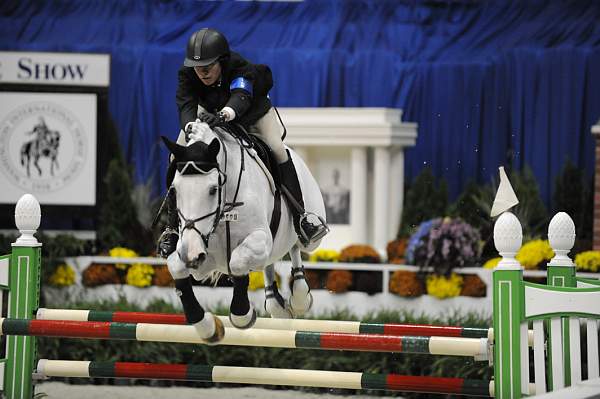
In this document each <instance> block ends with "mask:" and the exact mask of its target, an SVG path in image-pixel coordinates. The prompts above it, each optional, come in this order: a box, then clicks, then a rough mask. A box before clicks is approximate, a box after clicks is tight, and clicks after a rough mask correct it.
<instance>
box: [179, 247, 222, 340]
mask: <svg viewBox="0 0 600 399" xmlns="http://www.w3.org/2000/svg"><path fill="white" fill-rule="evenodd" d="M167 265H168V267H169V272H170V273H171V276H173V278H174V279H175V289H176V292H177V295H178V296H179V299H180V300H181V304H182V305H183V311H184V313H185V319H186V321H187V323H188V324H193V325H194V327H195V328H196V330H197V331H198V335H199V336H200V338H202V339H203V340H204V341H206V343H207V344H212V343H217V342H218V341H220V340H221V339H223V336H224V335H225V328H224V327H223V322H221V320H219V318H218V317H216V316H215V315H213V314H212V313H210V312H205V311H204V309H203V308H202V306H200V304H199V303H198V300H197V299H196V296H195V295H194V290H193V288H192V281H191V277H190V276H189V274H188V273H187V271H186V270H185V264H184V263H183V262H181V260H180V259H179V256H178V255H177V253H176V252H173V253H172V254H171V256H169V258H168V259H167Z"/></svg>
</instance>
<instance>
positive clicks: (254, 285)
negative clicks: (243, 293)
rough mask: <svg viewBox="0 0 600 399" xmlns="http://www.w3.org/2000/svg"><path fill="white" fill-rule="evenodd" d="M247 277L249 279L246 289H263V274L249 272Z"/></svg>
mask: <svg viewBox="0 0 600 399" xmlns="http://www.w3.org/2000/svg"><path fill="white" fill-rule="evenodd" d="M248 275H249V277H250V282H249V283H248V289H249V290H250V291H256V290H257V289H259V288H264V287H265V278H264V276H263V272H258V271H256V272H250V273H249V274H248Z"/></svg>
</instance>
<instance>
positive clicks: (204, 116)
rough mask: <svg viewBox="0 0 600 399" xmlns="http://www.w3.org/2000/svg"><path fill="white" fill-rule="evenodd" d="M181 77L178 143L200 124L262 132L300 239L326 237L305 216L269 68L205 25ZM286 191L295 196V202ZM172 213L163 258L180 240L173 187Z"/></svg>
mask: <svg viewBox="0 0 600 399" xmlns="http://www.w3.org/2000/svg"><path fill="white" fill-rule="evenodd" d="M178 78H179V84H178V87H177V96H176V100H177V107H178V109H179V121H180V124H181V129H182V130H181V132H180V134H179V138H178V139H177V142H178V143H179V144H184V143H185V138H186V136H187V134H189V133H190V132H194V131H195V129H197V128H198V126H197V124H199V123H201V122H204V123H207V124H208V125H209V126H210V127H211V128H213V127H215V126H216V125H218V124H220V123H223V122H230V121H235V122H236V123H238V124H239V125H241V126H243V127H244V128H245V129H246V130H247V131H248V132H250V133H253V134H257V135H259V136H260V138H261V139H262V140H263V141H264V142H265V143H266V144H267V145H268V146H269V147H270V148H271V151H272V152H273V154H274V156H275V159H276V160H277V163H278V164H279V170H280V173H281V181H282V184H283V186H285V188H286V189H287V190H283V192H284V194H286V198H288V204H289V205H290V206H289V209H290V210H291V212H292V215H293V220H294V228H295V230H296V233H297V234H298V238H299V239H300V241H301V242H302V243H303V245H308V244H309V243H310V242H313V241H315V240H318V239H320V238H321V237H323V236H324V235H325V234H326V233H327V232H328V229H327V226H325V225H324V224H322V223H318V224H313V223H311V222H310V221H309V220H307V218H306V212H305V210H304V201H303V198H302V191H301V188H300V183H299V181H298V175H297V174H296V169H295V168H294V164H293V163H292V159H291V157H290V155H289V152H288V151H287V150H286V148H285V146H284V145H283V142H282V139H281V135H282V132H283V127H282V126H281V124H280V123H279V121H278V118H277V115H276V113H275V110H274V109H273V106H272V105H271V101H270V100H269V98H268V96H267V95H268V93H269V90H270V89H271V87H272V86H273V78H272V75H271V70H270V68H269V67H268V66H266V65H257V64H252V63H250V62H249V61H247V60H246V59H244V58H243V57H242V56H241V55H239V54H238V53H236V52H233V51H230V50H229V44H228V42H227V39H226V38H225V36H223V35H222V34H221V33H220V32H218V31H216V30H214V29H207V28H204V29H201V30H199V31H197V32H195V33H194V34H192V36H191V37H190V39H189V41H188V44H187V50H186V58H185V60H184V62H183V66H182V67H181V68H180V69H179V73H178ZM169 170H170V173H167V188H168V187H170V185H171V182H172V180H173V176H174V168H173V165H170V166H169ZM286 191H287V192H286ZM287 195H291V196H292V197H293V198H292V199H291V200H290V198H289V197H287ZM167 214H168V221H167V228H166V230H165V231H164V232H163V234H162V235H161V237H160V238H159V244H158V248H159V253H160V255H161V256H163V257H167V256H168V255H170V254H171V253H172V252H173V251H174V250H175V247H176V244H177V239H178V232H177V227H178V223H179V217H178V215H177V206H176V197H175V193H174V190H170V192H169V195H168V198H167Z"/></svg>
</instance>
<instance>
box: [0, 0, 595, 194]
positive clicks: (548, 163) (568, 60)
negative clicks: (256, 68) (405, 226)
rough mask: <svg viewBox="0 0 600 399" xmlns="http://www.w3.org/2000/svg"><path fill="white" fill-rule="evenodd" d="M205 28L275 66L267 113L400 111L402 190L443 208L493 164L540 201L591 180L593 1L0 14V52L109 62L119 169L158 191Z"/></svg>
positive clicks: (120, 3) (31, 5)
mask: <svg viewBox="0 0 600 399" xmlns="http://www.w3.org/2000/svg"><path fill="white" fill-rule="evenodd" d="M205 26H211V27H215V28H217V29H219V30H221V31H223V32H224V33H225V34H226V35H227V37H228V38H229V40H230V42H231V45H232V47H233V48H234V49H235V50H237V51H238V52H240V53H242V54H243V55H245V56H246V57H247V58H249V59H250V60H252V61H255V62H260V63H266V64H269V65H270V66H271V67H272V69H273V73H274V79H275V87H274V89H273V90H272V92H271V96H272V98H273V100H274V103H275V104H276V105H278V106H303V107H325V106H349V107H395V108H403V109H404V119H405V120H408V121H415V122H418V123H419V138H418V140H417V145H416V146H415V147H414V148H412V149H410V150H409V151H408V153H407V157H406V162H407V173H408V178H409V179H410V178H411V177H412V176H414V175H415V174H417V173H418V172H419V171H420V170H421V168H422V167H423V166H424V165H429V166H431V167H432V169H433V171H434V173H435V174H436V175H438V176H444V177H445V178H446V179H447V180H448V182H449V185H450V189H451V194H452V195H453V196H455V195H456V194H457V193H458V192H460V190H461V188H462V187H463V185H464V184H465V183H466V182H467V181H468V180H469V179H474V180H476V181H479V182H484V181H488V179H489V177H490V176H491V175H495V174H496V173H497V169H496V168H497V166H499V165H507V164H508V165H510V164H512V166H513V167H516V168H519V167H521V166H523V165H525V164H528V165H530V166H531V167H532V168H533V171H534V173H535V175H536V176H537V177H538V181H539V184H540V187H541V190H542V194H543V196H544V199H545V200H546V201H548V200H549V199H550V195H551V190H552V183H553V181H554V178H555V177H556V175H557V173H559V171H560V169H561V167H562V165H563V164H564V161H565V160H566V159H567V157H568V158H570V159H571V160H572V161H574V162H575V163H576V164H577V165H579V166H580V167H582V168H586V169H587V170H588V172H590V173H591V172H592V171H593V155H594V152H593V139H592V136H591V134H590V132H589V131H590V126H591V125H592V124H594V123H595V122H596V121H598V118H599V117H600V3H599V2H594V1H558V0H557V1H552V2H547V1H541V0H536V1H533V0H529V1H515V2H509V1H485V2H479V1H466V0H465V1H437V2H436V1H428V2H418V1H383V0H379V1H368V0H363V1H360V0H329V1H306V2H290V3H287V2H200V1H157V0H155V1H143V2H142V1H137V0H102V1H100V0H95V1H94V0H73V1H64V0H63V1H59V0H53V1H43V2H42V1H34V0H17V1H7V0H5V1H3V2H2V3H0V49H2V50H38V51H74V52H107V53H110V54H111V57H112V62H111V68H112V85H111V88H110V110H111V114H112V116H113V118H114V119H115V121H116V124H117V126H118V128H119V132H120V137H121V142H122V144H123V147H124V149H125V152H126V156H127V159H128V160H129V161H131V162H132V163H133V164H134V165H135V173H136V176H135V177H136V179H137V180H138V181H145V180H147V179H149V178H154V179H155V184H156V187H157V188H160V189H161V190H162V189H163V187H162V180H163V178H162V176H164V172H165V166H166V153H165V152H164V150H163V149H162V148H160V145H159V140H158V137H159V135H161V134H164V135H169V136H171V137H174V136H175V135H176V133H177V130H178V124H177V112H176V107H175V103H174V94H175V89H176V72H177V69H178V67H179V66H180V65H181V62H182V60H183V52H184V47H185V43H186V41H187V38H188V37H189V35H190V34H191V33H192V32H193V31H194V30H196V29H199V28H201V27H205Z"/></svg>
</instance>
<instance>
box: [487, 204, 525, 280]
mask: <svg viewBox="0 0 600 399" xmlns="http://www.w3.org/2000/svg"><path fill="white" fill-rule="evenodd" d="M522 242H523V228H522V226H521V222H519V219H517V217H516V216H515V215H514V214H512V213H510V212H504V213H503V214H502V215H500V217H499V218H498V220H496V223H495V224H494V245H495V246H496V250H497V251H498V253H499V254H500V256H502V260H501V261H500V263H498V266H496V269H504V270H522V268H523V267H522V266H521V264H520V263H519V261H518V260H517V259H516V258H515V256H516V255H517V252H518V251H519V248H521V244H522Z"/></svg>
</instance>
